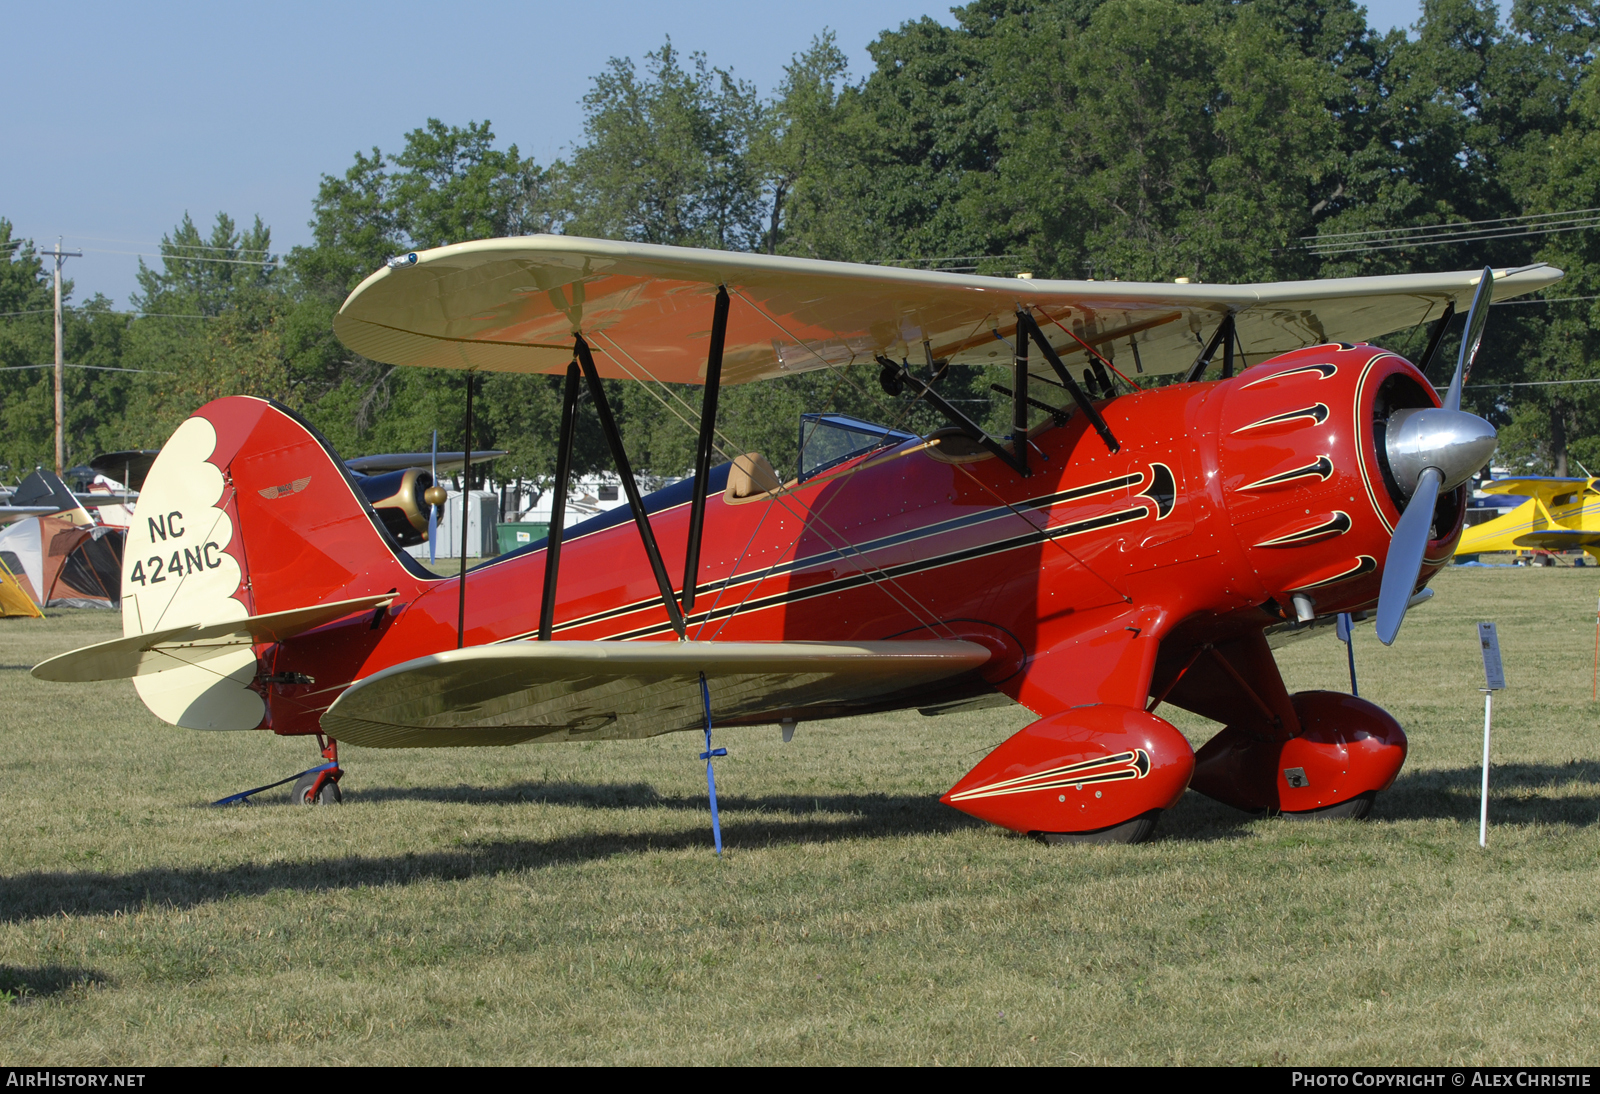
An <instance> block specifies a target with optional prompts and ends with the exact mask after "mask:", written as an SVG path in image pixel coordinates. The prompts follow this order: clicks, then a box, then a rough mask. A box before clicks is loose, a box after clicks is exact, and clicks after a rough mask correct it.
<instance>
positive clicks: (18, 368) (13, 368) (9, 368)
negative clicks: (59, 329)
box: [0, 362, 171, 376]
mask: <svg viewBox="0 0 1600 1094" xmlns="http://www.w3.org/2000/svg"><path fill="white" fill-rule="evenodd" d="M55 367H56V366H55V364H54V363H51V364H48V365H4V366H0V372H22V371H23V370H25V369H30V368H55ZM61 367H62V368H86V369H90V370H92V371H94V372H154V373H156V374H157V375H159V376H170V375H171V373H169V372H163V371H162V370H161V369H156V368H113V367H112V366H110V365H69V364H67V363H65V362H63V363H62V365H61Z"/></svg>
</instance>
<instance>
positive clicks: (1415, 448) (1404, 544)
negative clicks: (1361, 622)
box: [1377, 268, 1495, 646]
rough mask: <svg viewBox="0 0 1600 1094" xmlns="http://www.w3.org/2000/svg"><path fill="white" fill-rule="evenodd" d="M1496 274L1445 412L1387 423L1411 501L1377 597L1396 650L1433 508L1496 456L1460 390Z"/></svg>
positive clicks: (1427, 411) (1470, 319) (1480, 302)
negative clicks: (1442, 493)
mask: <svg viewBox="0 0 1600 1094" xmlns="http://www.w3.org/2000/svg"><path fill="white" fill-rule="evenodd" d="M1493 289H1494V271H1493V270H1492V269H1487V268H1486V269H1485V270H1484V271H1483V276H1482V278H1481V279H1480V280H1479V281H1478V291H1477V292H1476V293H1475V294H1474V295H1473V298H1472V309H1471V310H1470V311H1469V312H1468V313H1467V326H1466V330H1465V331H1463V332H1462V336H1461V353H1460V354H1459V355H1458V356H1457V358H1456V372H1455V375H1454V376H1453V377H1451V379H1450V389H1449V391H1448V392H1446V394H1445V397H1444V406H1442V407H1426V408H1422V409H1409V410H1397V411H1395V412H1394V413H1393V414H1392V415H1390V417H1389V422H1388V430H1387V435H1386V437H1385V449H1386V455H1387V456H1388V457H1389V470H1390V471H1391V472H1392V473H1393V474H1394V478H1395V482H1397V483H1398V484H1399V486H1400V489H1401V491H1402V493H1404V494H1405V495H1406V506H1405V510H1404V511H1403V512H1402V513H1401V514H1400V523H1399V524H1397V525H1395V529H1394V537H1393V538H1392V539H1391V540H1390V541H1389V557H1388V558H1387V559H1386V560H1385V561H1384V564H1383V584H1382V585H1381V586H1380V588H1379V591H1378V619H1377V630H1378V638H1379V639H1381V640H1382V642H1383V644H1384V645H1386V646H1389V645H1393V644H1394V640H1395V637H1396V636H1397V635H1398V634H1399V633H1400V624H1401V623H1403V622H1404V621H1405V618H1406V607H1407V605H1408V604H1409V603H1410V601H1411V596H1412V594H1413V593H1414V592H1415V591H1416V588H1417V578H1418V577H1419V576H1421V574H1422V562H1423V553H1424V552H1425V551H1426V550H1427V548H1428V541H1429V540H1431V539H1432V538H1433V517H1434V508H1435V506H1436V505H1437V504H1438V502H1439V492H1440V491H1441V490H1454V489H1455V488H1456V487H1458V486H1460V485H1461V484H1462V483H1464V482H1466V481H1467V480H1468V479H1469V478H1471V477H1472V473H1473V472H1474V471H1476V470H1477V469H1478V468H1480V467H1482V466H1483V465H1484V464H1485V463H1487V462H1488V461H1489V457H1490V456H1492V455H1494V449H1495V431H1494V426H1492V425H1490V424H1489V423H1488V422H1486V421H1484V420H1483V419H1482V418H1480V417H1478V416H1477V415H1476V414H1469V413H1468V412H1467V411H1464V410H1462V409H1461V386H1462V384H1464V383H1465V382H1466V379H1467V376H1468V375H1469V374H1470V373H1471V371H1472V362H1473V360H1474V359H1475V358H1476V357H1477V356H1478V346H1479V345H1480V344H1481V343H1482V342H1483V328H1484V327H1485V325H1487V323H1488V322H1489V304H1490V303H1491V300H1492V297H1493V295H1494V293H1493Z"/></svg>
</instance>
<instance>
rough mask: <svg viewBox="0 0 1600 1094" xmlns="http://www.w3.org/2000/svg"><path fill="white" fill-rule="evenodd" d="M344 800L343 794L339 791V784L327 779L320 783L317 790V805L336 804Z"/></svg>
mask: <svg viewBox="0 0 1600 1094" xmlns="http://www.w3.org/2000/svg"><path fill="white" fill-rule="evenodd" d="M343 801H344V795H343V794H342V793H340V791H339V784H338V783H337V782H336V781H334V780H333V779H329V780H328V781H327V782H325V783H323V784H322V789H321V790H319V791H317V804H318V805H338V804H340V803H341V802H343Z"/></svg>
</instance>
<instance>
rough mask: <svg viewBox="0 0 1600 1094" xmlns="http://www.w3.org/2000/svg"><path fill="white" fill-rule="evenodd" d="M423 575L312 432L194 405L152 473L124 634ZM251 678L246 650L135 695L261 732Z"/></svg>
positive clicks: (144, 494) (246, 407)
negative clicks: (198, 407)
mask: <svg viewBox="0 0 1600 1094" xmlns="http://www.w3.org/2000/svg"><path fill="white" fill-rule="evenodd" d="M428 576H431V575H428V574H427V572H426V571H423V570H421V567H420V565H419V564H417V563H416V562H415V561H414V560H412V559H411V558H410V557H409V556H407V555H405V553H404V552H403V551H401V550H400V548H399V546H398V545H396V544H395V543H394V542H393V541H392V540H391V539H390V537H389V536H388V534H387V533H386V532H384V531H383V529H382V525H381V523H380V522H379V521H378V519H377V517H376V515H375V514H374V513H373V512H372V507H371V506H370V505H368V504H367V501H366V499H365V498H364V497H363V496H362V494H361V492H360V491H359V490H358V489H357V488H356V486H355V484H354V483H353V482H352V481H351V479H350V476H349V474H348V472H347V471H346V470H345V467H344V464H342V463H341V462H340V461H339V460H338V459H337V458H336V457H335V456H334V454H333V452H332V450H331V449H330V447H329V446H328V444H327V442H326V441H325V440H324V439H323V438H322V437H321V436H320V435H319V434H318V433H317V432H316V430H315V429H313V428H312V427H311V426H310V424H309V423H307V422H306V421H305V420H304V419H302V418H300V417H299V416H298V415H296V414H295V413H294V412H293V411H291V410H288V409H287V408H285V407H282V406H279V405H277V404H276V403H271V402H268V401H266V400H262V399H254V398H248V397H244V396H232V397H229V398H225V399H217V400H215V401H213V402H210V403H207V404H206V405H205V406H203V407H201V408H200V409H199V410H197V411H196V412H195V413H194V414H193V415H192V416H191V417H190V418H188V419H187V420H186V421H185V422H184V423H183V424H182V425H180V426H179V427H178V429H177V431H176V432H175V433H173V435H172V437H171V439H170V440H168V441H167V443H166V445H165V446H164V447H163V448H162V449H161V454H160V455H159V456H157V457H156V460H155V463H154V465H153V466H152V467H151V468H150V473H149V476H148V477H147V478H146V479H145V482H144V489H143V490H141V491H140V494H139V501H138V506H137V508H136V509H135V510H134V515H133V524H132V526H131V527H130V528H129V529H128V539H127V545H126V549H125V551H124V554H123V566H122V633H123V634H124V635H134V634H145V633H148V632H151V631H155V630H165V629H168V628H172V627H177V626H183V625H187V624H195V625H203V626H210V625H213V624H218V623H226V622H229V621H232V620H239V619H244V618H246V617H247V616H256V615H265V614H269V613H273V612H281V611H287V610H290V609H294V608H303V607H310V606H312V605H316V604H321V603H325V602H329V601H340V600H350V599H353V598H356V597H361V596H369V595H373V594H376V593H382V592H387V591H388V590H391V589H394V588H396V587H398V586H400V585H402V584H410V583H411V582H412V581H413V580H415V579H417V578H425V577H428ZM256 674H257V666H256V656H255V653H254V652H253V651H252V650H251V649H249V648H245V649H242V650H239V651H237V652H235V653H230V654H228V655H226V656H224V657H216V658H212V659H210V660H208V661H206V662H205V663H204V665H193V666H188V665H186V666H184V667H180V668H174V669H172V670H170V671H168V672H160V673H156V674H154V675H149V676H140V677H136V678H135V679H134V686H135V687H136V688H137V689H138V692H139V696H140V698H142V699H143V700H144V702H145V705H146V706H148V707H149V708H150V709H151V711H152V712H154V713H155V714H156V716H157V717H159V718H161V719H162V720H163V721H166V722H170V723H172V724H174V725H181V726H187V727H189V728H192V729H254V728H256V727H257V726H259V725H260V724H261V722H262V719H263V717H264V715H265V713H266V709H265V705H264V703H263V702H262V699H261V696H260V695H259V694H257V693H256V691H255V690H253V688H252V687H251V685H252V684H253V683H254V681H255V677H256Z"/></svg>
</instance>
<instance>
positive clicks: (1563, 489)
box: [1480, 477, 1594, 506]
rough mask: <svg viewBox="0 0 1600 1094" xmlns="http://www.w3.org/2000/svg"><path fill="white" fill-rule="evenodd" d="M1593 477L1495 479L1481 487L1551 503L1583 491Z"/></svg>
mask: <svg viewBox="0 0 1600 1094" xmlns="http://www.w3.org/2000/svg"><path fill="white" fill-rule="evenodd" d="M1593 481H1594V480H1593V479H1555V478H1532V477H1523V478H1517V479H1495V480H1494V481H1492V482H1486V483H1484V484H1483V486H1482V487H1481V488H1480V489H1482V490H1483V492H1484V493H1485V494H1513V495H1515V496H1517V497H1523V498H1538V499H1539V500H1540V501H1542V502H1544V503H1545V505H1547V506H1548V505H1550V504H1551V501H1552V499H1554V498H1558V497H1560V496H1561V495H1562V494H1577V493H1582V492H1583V491H1584V490H1585V489H1587V488H1588V487H1589V485H1590V484H1591V483H1592V482H1593Z"/></svg>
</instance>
